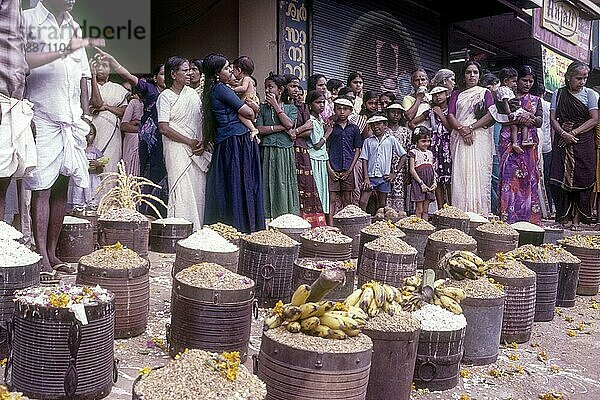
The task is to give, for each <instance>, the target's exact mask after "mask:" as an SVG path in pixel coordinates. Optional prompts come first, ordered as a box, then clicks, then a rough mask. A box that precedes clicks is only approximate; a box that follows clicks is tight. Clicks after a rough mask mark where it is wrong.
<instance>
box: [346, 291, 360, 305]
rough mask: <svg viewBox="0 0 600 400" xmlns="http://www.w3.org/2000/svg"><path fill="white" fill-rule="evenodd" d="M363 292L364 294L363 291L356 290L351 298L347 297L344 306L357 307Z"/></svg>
mask: <svg viewBox="0 0 600 400" xmlns="http://www.w3.org/2000/svg"><path fill="white" fill-rule="evenodd" d="M362 292H363V290H362V289H356V290H355V291H354V292H352V293H351V294H350V296H348V297H346V300H344V304H345V305H347V306H348V307H353V306H356V304H357V303H358V302H359V300H360V297H361V295H362Z"/></svg>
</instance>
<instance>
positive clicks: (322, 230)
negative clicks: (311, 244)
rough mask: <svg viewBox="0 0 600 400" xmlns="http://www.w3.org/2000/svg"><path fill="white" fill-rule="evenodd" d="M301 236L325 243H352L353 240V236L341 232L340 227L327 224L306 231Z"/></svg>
mask: <svg viewBox="0 0 600 400" xmlns="http://www.w3.org/2000/svg"><path fill="white" fill-rule="evenodd" d="M301 237H302V238H304V239H307V240H312V241H315V242H323V243H350V242H351V241H352V238H349V237H348V236H346V235H344V234H342V233H340V230H339V229H337V228H331V227H327V226H319V227H316V228H313V229H311V230H310V231H308V232H304V233H303V234H302V235H301Z"/></svg>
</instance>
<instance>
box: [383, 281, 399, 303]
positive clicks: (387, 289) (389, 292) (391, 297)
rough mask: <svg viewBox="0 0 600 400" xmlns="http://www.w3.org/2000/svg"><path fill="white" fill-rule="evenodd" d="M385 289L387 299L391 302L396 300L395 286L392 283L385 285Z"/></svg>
mask: <svg viewBox="0 0 600 400" xmlns="http://www.w3.org/2000/svg"><path fill="white" fill-rule="evenodd" d="M383 289H384V290H385V299H386V300H387V301H389V302H390V303H391V302H392V301H394V297H395V296H396V293H395V292H394V288H393V287H391V286H390V285H383Z"/></svg>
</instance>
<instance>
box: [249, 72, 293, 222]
mask: <svg viewBox="0 0 600 400" xmlns="http://www.w3.org/2000/svg"><path fill="white" fill-rule="evenodd" d="M285 89H286V83H285V78H284V77H283V76H281V75H270V76H269V77H267V79H265V94H266V103H263V104H261V105H260V114H259V115H258V118H257V119H256V126H257V127H258V131H259V133H260V135H261V137H262V140H261V143H260V159H261V163H262V177H263V197H264V203H265V217H266V218H267V219H275V218H277V217H279V216H280V215H283V214H295V215H299V214H300V204H299V194H298V179H297V177H296V161H295V158H294V139H296V138H295V137H294V134H293V132H292V128H293V127H294V124H295V123H296V118H297V116H298V109H297V108H296V106H295V105H293V104H283V102H282V101H281V95H282V94H283V92H284V90H285Z"/></svg>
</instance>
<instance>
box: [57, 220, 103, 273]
mask: <svg viewBox="0 0 600 400" xmlns="http://www.w3.org/2000/svg"><path fill="white" fill-rule="evenodd" d="M95 247H96V242H95V241H94V230H93V228H92V224H91V223H90V222H89V221H87V220H83V219H82V220H81V222H71V223H69V222H67V221H65V222H63V225H62V229H61V231H60V236H59V237H58V245H57V247H56V255H57V256H58V258H60V259H61V260H62V261H64V262H68V263H76V262H78V261H79V259H80V258H81V257H83V256H85V255H88V254H90V253H92V252H93V251H94V250H95Z"/></svg>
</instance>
